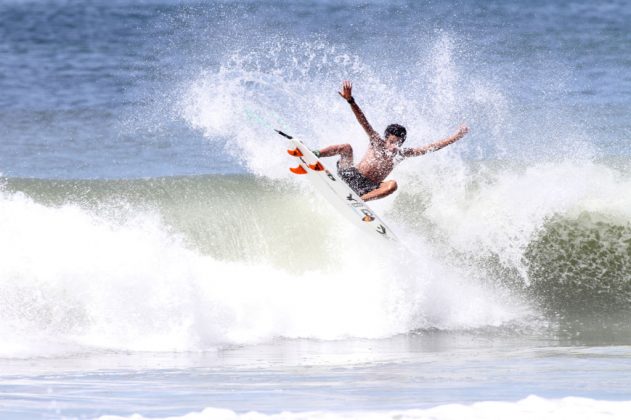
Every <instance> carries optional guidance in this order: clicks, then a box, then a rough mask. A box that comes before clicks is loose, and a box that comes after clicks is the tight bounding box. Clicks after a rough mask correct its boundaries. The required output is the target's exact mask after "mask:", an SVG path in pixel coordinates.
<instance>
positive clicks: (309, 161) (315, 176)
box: [276, 130, 398, 241]
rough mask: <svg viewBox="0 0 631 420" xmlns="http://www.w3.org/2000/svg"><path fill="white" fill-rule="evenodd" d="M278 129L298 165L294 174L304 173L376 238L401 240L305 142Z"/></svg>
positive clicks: (348, 215) (331, 202) (354, 223)
mask: <svg viewBox="0 0 631 420" xmlns="http://www.w3.org/2000/svg"><path fill="white" fill-rule="evenodd" d="M276 132H277V133H278V134H280V135H282V136H283V137H285V138H286V139H287V141H288V142H289V149H288V150H287V153H289V155H290V156H291V157H292V158H293V160H294V162H295V163H296V164H297V166H295V167H292V168H290V171H291V172H292V173H294V174H296V175H303V176H305V177H306V178H307V179H308V180H309V181H310V182H311V184H312V185H313V186H314V187H315V188H316V190H318V192H320V194H321V195H322V196H323V197H324V198H325V199H326V200H327V201H328V202H329V203H330V204H331V205H332V206H333V207H334V208H335V209H336V210H337V211H338V212H339V213H340V214H342V215H343V216H344V217H346V218H347V219H348V220H349V221H350V222H351V223H352V224H353V225H355V226H357V227H358V228H359V229H361V230H363V231H364V232H366V233H368V234H369V235H371V236H373V237H376V238H381V239H386V240H391V241H398V239H397V237H396V235H395V234H394V233H393V232H392V230H391V229H390V228H389V227H388V226H387V225H386V224H385V223H384V221H383V220H382V219H381V218H380V217H379V216H378V215H377V214H376V213H375V212H374V211H373V210H372V209H371V208H370V207H368V205H367V204H366V203H365V202H364V200H362V199H361V198H360V197H359V196H358V195H357V193H355V191H353V190H352V189H351V187H349V186H348V184H346V182H344V181H343V180H342V179H341V178H340V177H339V176H338V175H337V173H336V174H333V173H332V172H331V171H329V170H328V169H327V168H326V166H325V165H324V164H323V163H322V162H321V161H320V160H319V159H318V158H317V157H316V155H314V154H313V152H311V150H309V148H308V147H307V146H305V144H304V143H302V142H301V141H300V140H298V139H296V138H294V137H292V136H290V135H288V134H285V133H283V132H282V131H280V130H276Z"/></svg>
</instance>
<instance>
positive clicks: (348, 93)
mask: <svg viewBox="0 0 631 420" xmlns="http://www.w3.org/2000/svg"><path fill="white" fill-rule="evenodd" d="M352 91H353V84H352V83H351V82H350V81H349V80H344V83H342V91H341V92H338V93H339V94H340V96H341V97H342V98H344V99H346V102H348V103H349V104H350V106H351V109H352V110H353V114H355V118H357V121H358V122H359V125H361V126H362V128H363V129H364V131H365V132H366V134H368V137H369V138H370V141H371V142H373V141H375V140H380V139H381V137H379V134H378V133H377V132H376V131H375V130H374V129H373V128H372V126H371V125H370V123H369V122H368V120H367V119H366V116H365V115H364V112H363V111H362V110H361V108H360V107H359V105H357V103H356V102H355V98H353V94H352Z"/></svg>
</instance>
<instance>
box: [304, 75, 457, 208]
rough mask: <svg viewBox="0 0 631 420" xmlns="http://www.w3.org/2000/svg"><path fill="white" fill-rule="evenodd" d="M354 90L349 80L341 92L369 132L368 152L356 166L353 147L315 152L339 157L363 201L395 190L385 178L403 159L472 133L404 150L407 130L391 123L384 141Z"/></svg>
mask: <svg viewBox="0 0 631 420" xmlns="http://www.w3.org/2000/svg"><path fill="white" fill-rule="evenodd" d="M352 89H353V85H352V84H351V82H350V81H348V80H346V81H344V83H343V84H342V91H341V92H338V93H339V94H340V96H341V97H342V98H344V99H346V101H347V102H348V103H349V104H350V106H351V109H352V110H353V114H355V117H356V118H357V121H359V124H360V125H361V126H362V128H363V129H364V131H366V134H367V135H368V139H369V141H370V146H369V147H368V151H366V154H365V155H364V157H363V158H362V160H361V161H360V162H359V164H357V165H355V164H354V163H353V148H352V147H351V145H350V144H336V145H333V146H328V147H325V148H324V149H321V150H314V154H315V155H316V156H317V157H330V156H335V155H339V156H340V160H339V161H338V162H337V173H338V174H339V176H340V178H342V179H343V180H344V181H345V182H346V183H347V184H348V185H349V186H350V187H351V188H352V189H353V190H354V191H355V192H356V193H357V194H358V195H359V196H361V198H362V199H363V200H364V201H369V200H376V199H378V198H383V197H386V196H387V195H390V194H392V193H393V192H394V191H396V189H397V182H396V181H395V180H393V179H390V180H386V177H387V176H388V175H390V172H392V170H393V169H394V167H395V166H396V165H397V164H398V163H400V162H401V161H402V160H403V159H405V158H408V157H412V156H421V155H424V154H425V153H429V152H434V151H436V150H439V149H442V148H443V147H445V146H448V145H450V144H452V143H454V142H456V141H458V140H460V139H461V138H463V137H464V135H465V134H467V133H468V132H469V128H468V127H467V126H466V125H462V126H461V127H460V129H459V130H458V131H457V132H456V133H455V134H454V135H452V136H451V137H447V138H446V139H443V140H440V141H437V142H435V143H432V144H428V145H426V146H422V147H415V148H402V147H401V145H402V144H403V142H405V139H406V136H407V130H406V129H405V127H403V126H401V125H399V124H390V125H389V126H388V127H386V130H385V132H384V135H383V138H382V137H381V136H380V135H379V133H377V132H376V131H375V130H374V129H373V128H372V126H371V125H370V124H369V123H368V120H367V119H366V116H365V115H364V113H363V112H362V110H361V109H360V108H359V105H357V103H356V102H355V99H354V98H353V95H352Z"/></svg>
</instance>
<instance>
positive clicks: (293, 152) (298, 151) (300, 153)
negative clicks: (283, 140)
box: [287, 147, 303, 157]
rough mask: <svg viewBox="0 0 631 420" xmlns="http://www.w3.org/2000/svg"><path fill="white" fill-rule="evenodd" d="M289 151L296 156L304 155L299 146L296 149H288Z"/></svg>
mask: <svg viewBox="0 0 631 420" xmlns="http://www.w3.org/2000/svg"><path fill="white" fill-rule="evenodd" d="M287 153H289V154H290V155H292V156H296V157H298V156H303V154H302V152H301V151H300V149H298V148H297V147H296V148H295V149H294V150H287Z"/></svg>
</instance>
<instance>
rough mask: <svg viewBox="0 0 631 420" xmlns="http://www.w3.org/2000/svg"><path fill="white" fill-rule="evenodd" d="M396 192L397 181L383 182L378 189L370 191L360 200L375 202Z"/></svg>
mask: <svg viewBox="0 0 631 420" xmlns="http://www.w3.org/2000/svg"><path fill="white" fill-rule="evenodd" d="M396 190H397V181H395V180H390V181H384V182H382V183H381V184H379V188H377V189H374V190H372V191H371V192H368V193H366V194H364V195H362V200H364V201H370V200H377V199H379V198H383V197H386V196H388V195H390V194H392V193H393V192H395V191H396Z"/></svg>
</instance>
